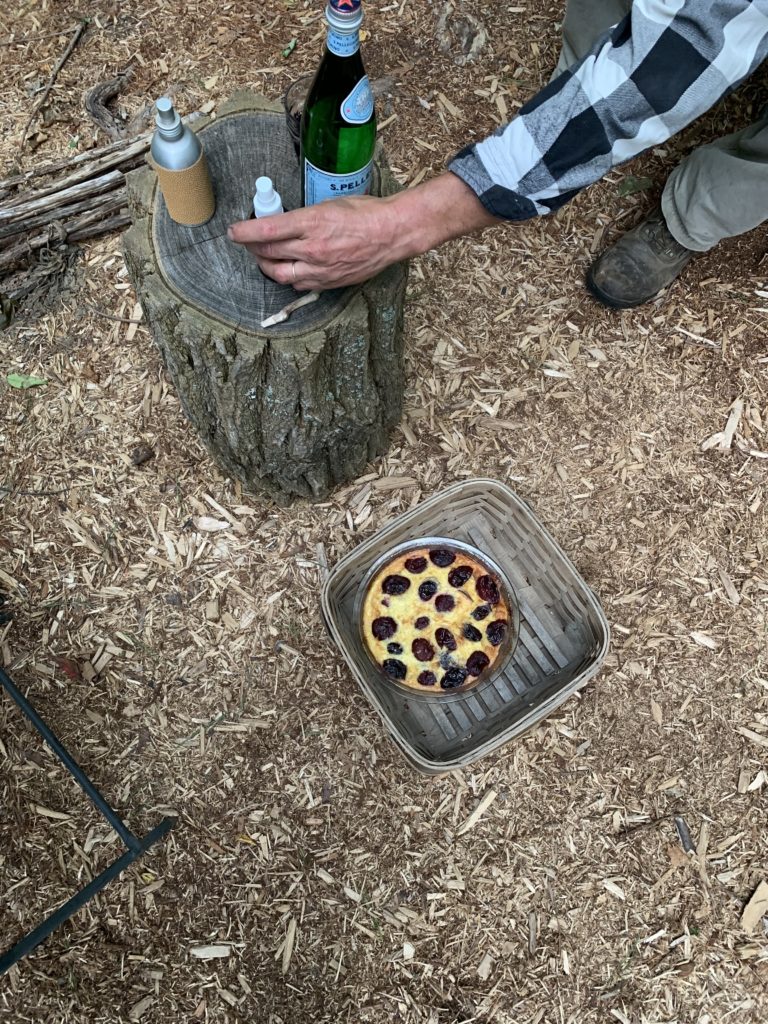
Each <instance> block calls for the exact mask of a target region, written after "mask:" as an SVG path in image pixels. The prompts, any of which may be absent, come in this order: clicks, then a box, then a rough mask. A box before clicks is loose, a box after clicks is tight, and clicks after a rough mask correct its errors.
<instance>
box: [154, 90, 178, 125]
mask: <svg viewBox="0 0 768 1024" xmlns="http://www.w3.org/2000/svg"><path fill="white" fill-rule="evenodd" d="M155 110H156V111H157V115H156V117H155V124H156V125H157V127H158V128H162V129H163V131H173V129H174V128H177V127H178V126H179V125H180V124H181V118H180V117H179V115H178V114H177V113H176V111H175V110H174V107H173V103H172V102H171V100H170V99H169V98H168V97H167V96H161V97H160V99H159V100H158V101H157V102H156V103H155Z"/></svg>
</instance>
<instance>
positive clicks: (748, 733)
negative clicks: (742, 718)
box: [736, 725, 768, 747]
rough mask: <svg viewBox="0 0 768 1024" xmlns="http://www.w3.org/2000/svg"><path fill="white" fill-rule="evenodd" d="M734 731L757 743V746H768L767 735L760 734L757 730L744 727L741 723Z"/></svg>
mask: <svg viewBox="0 0 768 1024" xmlns="http://www.w3.org/2000/svg"><path fill="white" fill-rule="evenodd" d="M736 731H737V732H740V733H741V735H742V736H745V737H746V738H747V739H748V740H751V741H752V742H753V743H757V745H758V746H759V747H768V736H761V735H760V733H759V732H753V730H752V729H746V728H745V727H744V726H743V725H740V726H739V728H738V729H737V730H736Z"/></svg>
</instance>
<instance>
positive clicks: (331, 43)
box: [326, 28, 360, 57]
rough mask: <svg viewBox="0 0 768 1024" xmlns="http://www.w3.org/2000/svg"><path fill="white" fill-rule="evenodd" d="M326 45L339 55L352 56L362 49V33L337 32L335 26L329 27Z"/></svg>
mask: <svg viewBox="0 0 768 1024" xmlns="http://www.w3.org/2000/svg"><path fill="white" fill-rule="evenodd" d="M326 45H327V47H328V49H329V50H330V51H331V53H335V54H336V56H337V57H351V56H352V54H353V53H357V51H358V50H359V49H360V33H359V32H337V31H336V29H335V28H329V29H328V36H327V38H326Z"/></svg>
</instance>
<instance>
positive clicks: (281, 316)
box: [261, 292, 320, 327]
mask: <svg viewBox="0 0 768 1024" xmlns="http://www.w3.org/2000/svg"><path fill="white" fill-rule="evenodd" d="M319 298H320V293H319V292H307V294H306V295H302V296H300V298H298V299H294V301H293V302H289V303H288V305H287V306H283V308H282V309H281V310H280V312H279V313H274V314H273V315H272V316H268V317H267V319H266V320H262V321H261V326H262V327H274V326H275V324H281V323H282V322H283V321H284V320H287V319H288V317H289V316H290V315H291V313H294V312H295V311H296V310H297V309H301V307H302V306H308V305H309V304H310V302H316V301H317V300H318V299H319Z"/></svg>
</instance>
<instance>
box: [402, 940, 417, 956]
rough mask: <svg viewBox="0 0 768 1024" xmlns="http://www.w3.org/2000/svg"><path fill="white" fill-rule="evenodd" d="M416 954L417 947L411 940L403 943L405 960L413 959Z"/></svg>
mask: <svg viewBox="0 0 768 1024" xmlns="http://www.w3.org/2000/svg"><path fill="white" fill-rule="evenodd" d="M414 956H416V948H415V946H412V945H411V943H410V942H404V943H403V960H413V958H414Z"/></svg>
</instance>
